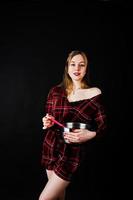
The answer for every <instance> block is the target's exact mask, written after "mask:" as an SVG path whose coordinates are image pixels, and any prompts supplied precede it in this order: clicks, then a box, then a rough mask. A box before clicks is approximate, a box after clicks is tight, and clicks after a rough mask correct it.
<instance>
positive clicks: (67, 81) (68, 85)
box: [61, 50, 89, 95]
mask: <svg viewBox="0 0 133 200" xmlns="http://www.w3.org/2000/svg"><path fill="white" fill-rule="evenodd" d="M79 54H80V55H81V56H82V57H83V59H84V61H85V65H86V66H87V69H86V74H85V76H84V78H83V79H82V82H81V88H84V89H85V88H89V80H88V79H89V77H88V58H87V56H86V54H85V53H84V52H83V51H78V50H75V51H71V52H70V53H69V55H68V58H67V60H66V65H65V70H64V74H63V81H62V83H61V85H62V86H63V87H64V88H65V90H66V92H67V95H69V94H70V93H71V92H72V90H73V83H72V79H71V77H70V76H69V74H68V66H69V64H70V62H71V60H72V58H73V57H74V56H76V55H79Z"/></svg>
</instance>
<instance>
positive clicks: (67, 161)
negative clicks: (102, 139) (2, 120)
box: [42, 86, 106, 181]
mask: <svg viewBox="0 0 133 200" xmlns="http://www.w3.org/2000/svg"><path fill="white" fill-rule="evenodd" d="M45 112H46V113H49V114H51V115H52V116H54V117H55V119H56V120H57V121H59V122H60V123H63V124H64V123H65V122H72V121H73V122H82V123H91V121H92V120H94V121H95V122H96V124H97V130H96V133H97V135H96V137H99V136H100V135H102V134H103V132H104V130H105V128H106V115H105V110H104V106H103V104H102V95H101V94H99V95H97V96H95V97H92V98H90V99H84V100H80V101H77V102H69V101H68V99H67V96H66V93H65V91H64V89H63V88H61V87H59V86H55V87H53V88H52V89H51V90H50V92H49V94H48V97H47V102H46V107H45ZM82 146H84V143H83V144H81V145H80V144H78V145H71V144H66V143H64V140H63V137H62V132H61V130H60V129H59V127H58V126H57V125H54V126H53V127H51V128H49V129H47V130H45V138H44V142H43V151H42V165H44V166H45V168H47V169H52V170H54V171H55V173H56V174H57V175H58V176H59V177H61V178H62V179H64V180H68V181H69V180H71V178H72V175H73V173H74V172H75V171H76V169H77V167H78V166H79V165H80V162H81V160H82V159H81V156H82V149H83V148H82Z"/></svg>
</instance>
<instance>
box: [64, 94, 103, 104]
mask: <svg viewBox="0 0 133 200" xmlns="http://www.w3.org/2000/svg"><path fill="white" fill-rule="evenodd" d="M101 95H102V93H100V94H97V95H95V96H93V97H91V98H87V99H81V100H78V101H69V100H68V98H67V100H68V102H69V103H78V102H82V101H88V100H89V101H91V100H92V99H94V98H96V97H98V96H101Z"/></svg>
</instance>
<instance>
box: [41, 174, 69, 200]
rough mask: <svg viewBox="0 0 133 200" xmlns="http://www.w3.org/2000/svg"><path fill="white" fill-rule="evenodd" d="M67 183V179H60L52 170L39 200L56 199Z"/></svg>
mask: <svg viewBox="0 0 133 200" xmlns="http://www.w3.org/2000/svg"><path fill="white" fill-rule="evenodd" d="M49 174H50V173H49ZM49 176H50V175H49ZM69 183H70V182H69V181H65V180H63V179H61V178H60V177H58V176H57V175H56V174H55V172H53V171H52V172H51V176H50V179H49V180H48V182H47V184H46V186H45V188H44V190H43V191H42V193H41V195H40V198H39V200H46V199H49V200H55V199H57V198H58V197H60V194H61V193H63V192H64V190H65V189H66V187H67V186H68V185H69Z"/></svg>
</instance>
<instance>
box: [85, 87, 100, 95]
mask: <svg viewBox="0 0 133 200" xmlns="http://www.w3.org/2000/svg"><path fill="white" fill-rule="evenodd" d="M101 93H102V92H101V90H100V89H99V88H98V87H92V88H88V89H87V90H86V93H85V98H92V97H95V96H97V95H99V94H101Z"/></svg>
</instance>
